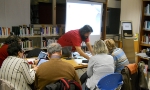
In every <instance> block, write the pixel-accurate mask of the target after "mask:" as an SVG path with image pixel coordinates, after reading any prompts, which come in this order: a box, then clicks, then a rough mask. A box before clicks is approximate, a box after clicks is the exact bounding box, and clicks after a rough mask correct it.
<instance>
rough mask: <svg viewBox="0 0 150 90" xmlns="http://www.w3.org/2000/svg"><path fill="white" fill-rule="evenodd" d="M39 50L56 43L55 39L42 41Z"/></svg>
mask: <svg viewBox="0 0 150 90" xmlns="http://www.w3.org/2000/svg"><path fill="white" fill-rule="evenodd" d="M41 43H42V44H41V48H46V47H47V46H48V45H49V44H52V43H57V39H45V38H44V39H43V40H42V42H41Z"/></svg>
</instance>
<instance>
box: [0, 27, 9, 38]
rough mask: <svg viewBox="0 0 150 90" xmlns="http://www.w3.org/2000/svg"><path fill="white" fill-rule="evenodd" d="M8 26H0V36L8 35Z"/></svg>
mask: <svg viewBox="0 0 150 90" xmlns="http://www.w3.org/2000/svg"><path fill="white" fill-rule="evenodd" d="M10 32H11V30H10V28H8V27H0V37H7V36H9V35H10Z"/></svg>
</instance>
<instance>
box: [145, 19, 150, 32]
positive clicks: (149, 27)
mask: <svg viewBox="0 0 150 90" xmlns="http://www.w3.org/2000/svg"><path fill="white" fill-rule="evenodd" d="M144 29H145V30H150V21H145V22H144Z"/></svg>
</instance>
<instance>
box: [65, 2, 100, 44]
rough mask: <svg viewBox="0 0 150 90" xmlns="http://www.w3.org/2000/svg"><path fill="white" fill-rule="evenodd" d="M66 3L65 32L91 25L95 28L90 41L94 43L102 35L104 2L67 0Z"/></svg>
mask: <svg viewBox="0 0 150 90" xmlns="http://www.w3.org/2000/svg"><path fill="white" fill-rule="evenodd" d="M66 3H67V5H66V27H65V32H68V31H70V30H75V29H80V28H81V27H83V26H84V25H86V24H87V25H90V26H91V27H92V28H93V33H91V35H90V43H91V44H92V45H93V44H94V42H95V41H96V40H99V39H100V37H101V26H102V24H101V22H102V9H103V3H97V2H88V1H79V0H66Z"/></svg>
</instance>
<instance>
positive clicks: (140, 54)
mask: <svg viewBox="0 0 150 90" xmlns="http://www.w3.org/2000/svg"><path fill="white" fill-rule="evenodd" d="M136 55H137V56H139V57H141V58H143V59H146V60H148V72H147V81H149V75H150V57H148V56H147V55H146V53H138V54H136Z"/></svg>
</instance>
